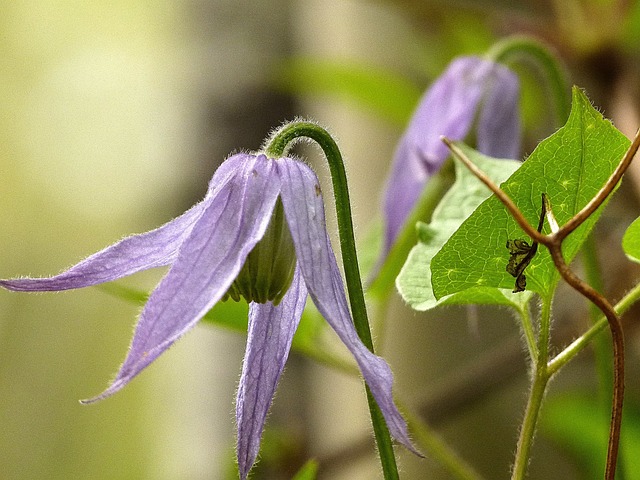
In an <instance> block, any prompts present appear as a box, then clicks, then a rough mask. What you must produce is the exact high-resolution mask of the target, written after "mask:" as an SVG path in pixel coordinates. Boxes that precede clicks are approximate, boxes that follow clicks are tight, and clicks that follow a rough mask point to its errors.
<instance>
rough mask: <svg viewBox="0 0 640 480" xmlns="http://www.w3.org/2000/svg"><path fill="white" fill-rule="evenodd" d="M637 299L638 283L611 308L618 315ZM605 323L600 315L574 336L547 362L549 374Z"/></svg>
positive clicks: (560, 366) (580, 349)
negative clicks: (583, 331) (574, 337)
mask: <svg viewBox="0 0 640 480" xmlns="http://www.w3.org/2000/svg"><path fill="white" fill-rule="evenodd" d="M639 300H640V283H639V284H638V285H636V286H635V287H633V288H632V289H631V290H630V291H629V293H627V294H626V295H625V296H624V297H623V298H622V300H620V301H619V302H618V303H617V304H616V305H615V307H613V309H614V310H615V312H616V313H617V314H618V315H623V314H624V313H625V312H626V311H627V310H629V309H630V308H631V307H632V306H633V305H634V304H635V303H636V302H637V301H639ZM607 325H608V321H607V317H604V316H602V317H600V319H599V320H598V321H597V322H596V323H595V324H594V325H593V326H592V327H591V328H589V330H587V331H586V332H585V333H583V334H582V335H580V336H579V337H578V338H576V339H575V340H574V341H573V342H571V344H569V345H568V346H567V347H565V349H564V350H562V352H560V353H559V354H558V355H556V356H555V357H554V358H553V359H552V360H551V361H550V362H549V366H548V369H549V373H550V374H551V375H553V374H555V373H556V372H557V371H558V370H560V369H561V368H562V367H564V366H565V365H566V364H567V363H569V362H570V361H571V360H573V358H575V356H576V355H578V354H579V353H580V352H581V351H582V350H584V349H585V348H586V347H587V345H589V343H591V341H592V340H593V339H594V338H595V337H596V336H597V335H598V334H600V333H602V331H603V330H604V329H605V328H607Z"/></svg>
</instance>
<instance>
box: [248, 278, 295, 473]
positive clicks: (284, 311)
mask: <svg viewBox="0 0 640 480" xmlns="http://www.w3.org/2000/svg"><path fill="white" fill-rule="evenodd" d="M306 299H307V289H306V287H305V285H304V281H303V280H302V276H301V275H300V271H299V269H298V268H296V270H295V274H294V277H293V282H292V284H291V287H289V290H288V291H287V293H286V294H285V296H284V297H283V298H282V300H281V302H280V303H279V304H278V305H277V306H274V305H273V304H272V303H271V302H269V303H263V304H260V303H251V304H250V305H249V334H248V337H247V349H246V353H245V356H244V364H243V367H242V376H241V377H240V386H239V388H238V398H237V401H236V419H237V422H238V445H237V450H238V467H239V469H240V478H242V479H245V478H246V477H247V475H248V474H249V470H251V467H252V466H253V464H254V462H255V461H256V457H257V456H258V451H259V450H260V438H261V437H262V430H263V428H264V422H265V419H266V417H267V412H268V410H269V407H270V406H271V401H272V400H273V395H274V393H275V390H276V386H277V385H278V380H279V379H280V375H281V374H282V370H283V369H284V364H285V362H286V361H287V357H288V355H289V349H290V348H291V341H292V340H293V334H294V333H295V331H296V329H297V328H298V323H299V322H300V317H301V316H302V311H303V310H304V305H305V301H306Z"/></svg>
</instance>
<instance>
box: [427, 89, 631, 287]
mask: <svg viewBox="0 0 640 480" xmlns="http://www.w3.org/2000/svg"><path fill="white" fill-rule="evenodd" d="M628 146H629V140H628V139H627V138H626V137H624V135H622V133H620V132H619V131H618V130H616V128H615V127H614V126H613V125H612V124H611V122H609V121H608V120H606V119H604V118H603V117H602V115H600V113H599V112H598V111H597V110H596V109H595V108H593V106H591V103H590V102H589V100H588V99H587V97H586V96H585V94H584V93H583V92H582V91H581V90H580V89H578V88H575V87H574V89H573V104H572V109H571V115H570V116H569V119H568V120H567V123H566V125H565V126H564V127H562V128H561V129H560V130H558V131H557V132H556V133H554V134H553V135H552V136H550V137H549V138H547V139H546V140H543V141H542V142H541V143H540V144H539V145H538V147H537V148H536V149H535V150H534V151H533V153H532V154H531V156H530V157H529V158H528V159H527V160H526V161H525V162H524V163H523V165H522V167H520V168H519V169H518V170H517V171H516V172H515V173H514V174H513V175H512V176H511V177H509V179H508V180H507V181H506V182H504V183H503V184H502V185H501V187H502V189H503V190H504V191H505V193H506V194H507V195H509V197H511V199H512V200H513V201H514V202H515V204H516V205H517V206H518V208H519V209H520V211H521V212H522V214H523V215H524V216H525V218H526V219H527V220H528V221H529V223H530V224H531V225H533V226H534V227H535V226H537V224H538V220H539V217H540V210H541V206H542V205H541V204H542V200H541V196H542V193H543V192H544V193H546V194H547V195H548V197H549V199H550V202H551V206H552V209H553V212H554V214H555V216H556V218H557V220H558V223H559V224H560V225H563V224H564V223H565V222H567V221H568V220H569V219H570V218H571V217H572V216H573V215H574V214H575V213H576V212H578V211H579V210H580V209H581V208H583V207H584V206H585V205H586V204H587V202H588V201H589V200H590V199H591V198H592V197H593V196H594V195H595V194H596V193H597V192H598V190H599V189H600V188H601V187H602V185H603V184H604V183H605V182H606V180H607V179H608V177H609V176H610V175H611V173H612V172H613V170H614V169H615V167H616V166H617V165H618V163H619V161H620V159H621V158H622V156H623V154H624V152H625V150H626V149H627V148H628ZM463 148H464V149H465V152H466V153H467V154H468V155H469V156H470V158H471V160H472V161H475V160H476V158H477V155H478V154H477V153H475V152H473V151H472V150H470V149H469V148H468V147H463ZM601 211H602V208H599V209H598V210H597V211H596V212H595V213H594V214H593V215H591V217H590V218H589V219H588V220H586V221H585V222H584V223H583V224H582V225H581V226H580V227H579V228H578V229H576V230H575V231H574V232H573V233H572V234H571V235H569V237H567V238H566V239H565V241H564V243H563V254H564V258H565V260H566V261H567V262H570V261H571V260H572V259H573V258H574V257H575V255H576V254H577V252H578V250H579V249H580V246H581V245H582V243H583V242H584V240H585V239H586V237H587V235H588V233H589V232H590V231H591V229H592V228H593V225H594V223H595V222H596V221H597V219H598V217H599V215H600V213H601ZM545 228H546V227H545ZM515 238H522V239H525V240H526V241H527V242H529V244H531V243H532V242H531V239H529V238H528V237H527V235H525V234H524V232H523V231H522V229H520V227H519V226H518V225H517V224H516V222H515V220H514V219H513V218H512V217H511V215H510V214H509V213H508V212H507V210H506V208H505V207H504V206H503V205H502V203H501V202H500V201H499V200H498V199H497V198H496V197H495V196H492V197H490V198H489V199H487V200H486V201H484V202H483V203H482V204H481V205H480V206H479V207H478V208H477V209H476V210H475V212H473V214H472V215H471V216H470V217H469V218H467V220H465V222H464V223H463V224H462V225H461V226H460V228H459V229H458V230H457V231H456V232H455V233H454V234H453V235H452V236H451V238H449V240H448V241H447V243H446V244H445V245H444V246H443V247H442V249H441V250H440V251H439V252H438V253H437V254H436V255H435V257H434V258H433V260H432V262H431V273H432V284H433V291H434V295H435V297H436V298H441V297H444V296H445V295H451V294H453V293H457V292H460V291H464V290H467V289H471V288H477V287H480V286H482V287H487V286H489V287H498V288H507V289H513V287H514V278H513V277H512V276H511V275H509V274H508V273H507V271H506V265H507V262H508V260H509V252H508V250H507V248H506V246H505V245H506V242H507V240H508V239H515ZM525 274H526V277H527V290H531V291H534V292H537V293H538V294H540V295H541V296H542V297H543V298H545V299H550V298H551V296H552V294H553V291H554V289H555V286H556V284H557V281H558V278H559V276H558V273H557V271H556V270H555V267H554V265H553V262H552V260H551V257H550V255H549V252H548V250H547V249H546V248H544V247H541V248H539V249H538V253H537V254H536V256H535V257H534V258H533V260H532V261H531V263H530V265H529V266H528V267H527V269H526V270H525Z"/></svg>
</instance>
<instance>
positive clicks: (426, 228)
mask: <svg viewBox="0 0 640 480" xmlns="http://www.w3.org/2000/svg"><path fill="white" fill-rule="evenodd" d="M465 148H468V147H465ZM469 150H470V149H469ZM474 160H475V161H476V162H477V165H478V166H479V167H480V168H482V170H483V171H485V172H486V173H487V175H489V177H490V178H491V179H492V180H494V181H495V182H502V181H503V180H505V179H506V178H507V177H509V175H511V174H512V173H513V172H514V171H516V170H517V169H518V167H519V166H520V165H521V163H520V162H517V161H515V160H498V159H494V158H489V157H486V156H484V155H480V154H477V156H476V157H474ZM455 175H456V179H455V182H454V183H453V185H452V187H451V188H450V189H449V190H448V191H447V193H446V194H445V195H444V196H443V197H442V199H441V201H440V203H439V204H438V206H437V207H436V209H435V210H434V211H433V216H432V217H431V222H430V223H429V224H426V223H423V222H419V223H418V224H417V230H418V239H419V242H418V244H417V245H415V246H414V247H413V249H412V250H411V253H410V254H409V256H408V258H407V260H406V262H405V264H404V266H403V267H402V270H401V271H400V275H399V276H398V278H397V280H396V286H397V288H398V291H399V292H400V295H402V298H403V299H404V300H405V301H406V302H407V303H408V304H409V305H410V306H411V307H412V308H413V309H415V310H420V311H423V310H428V309H431V308H434V307H436V306H437V305H442V304H454V303H485V304H499V305H511V304H512V303H513V302H514V301H515V302H517V303H518V302H519V300H520V296H516V295H513V294H511V292H509V291H508V290H500V289H497V288H481V287H480V288H474V289H473V291H466V292H461V293H458V294H455V295H451V296H446V297H443V298H441V299H440V300H436V297H435V296H434V294H433V290H432V288H431V268H430V266H431V260H432V258H433V256H434V255H435V254H436V253H437V252H438V250H440V249H441V248H442V246H443V245H444V244H445V243H446V241H447V240H448V239H449V237H450V236H451V235H452V234H453V233H454V232H455V231H456V230H457V229H458V227H459V226H460V225H461V224H462V222H463V221H464V220H465V219H466V218H467V217H468V216H469V215H471V214H472V213H473V211H474V210H475V209H476V208H477V207H478V205H480V204H481V203H482V202H483V201H484V200H486V199H487V198H488V197H489V196H490V195H491V191H490V190H489V189H488V188H487V187H486V186H485V185H484V184H483V183H482V182H480V181H479V180H478V179H477V178H476V177H475V176H474V175H473V174H472V173H471V172H470V171H469V170H468V169H467V168H466V167H465V166H464V164H463V163H462V162H460V161H458V160H456V161H455Z"/></svg>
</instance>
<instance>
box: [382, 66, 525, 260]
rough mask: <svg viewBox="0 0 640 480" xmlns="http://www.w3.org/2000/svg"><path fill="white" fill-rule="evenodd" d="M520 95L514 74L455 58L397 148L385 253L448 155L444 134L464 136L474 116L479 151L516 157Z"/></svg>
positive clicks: (389, 189)
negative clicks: (443, 139) (426, 185)
mask: <svg viewBox="0 0 640 480" xmlns="http://www.w3.org/2000/svg"><path fill="white" fill-rule="evenodd" d="M518 96H519V86H518V78H517V77H516V75H515V74H513V73H512V72H511V71H510V70H508V69H507V68H506V67H504V66H502V65H499V64H497V63H495V62H492V61H490V60H485V59H482V58H479V57H460V58H458V59H456V60H454V61H453V62H451V64H450V65H449V68H447V70H446V71H445V72H444V73H443V74H442V76H440V77H439V78H438V79H437V80H436V81H435V82H434V83H433V85H431V88H429V90H428V91H427V92H426V93H425V95H424V97H423V98H422V100H421V102H420V104H419V105H418V108H417V110H416V112H415V113H414V115H413V118H412V119H411V122H410V123H409V126H408V128H407V130H406V132H405V134H404V136H403V137H402V139H401V140H400V143H399V145H398V147H397V149H396V153H395V158H394V163H393V167H392V171H391V176H390V178H389V181H388V184H387V191H386V194H385V200H384V214H385V220H386V231H385V248H384V255H386V254H387V253H388V252H389V250H390V249H391V246H392V245H393V243H394V241H395V239H396V236H397V235H398V233H399V232H400V230H401V228H402V226H403V224H404V223H405V220H406V219H407V217H408V215H409V213H410V212H411V210H412V209H413V207H414V205H415V203H416V201H417V200H418V198H419V197H420V193H421V192H422V190H423V188H424V186H425V184H426V182H427V181H428V180H429V178H430V177H431V176H432V175H433V174H434V173H435V172H437V171H438V170H439V169H440V167H441V166H442V164H443V163H444V161H445V160H446V159H447V157H448V156H449V151H448V150H447V147H446V146H445V145H444V144H443V143H442V141H441V140H440V137H441V136H442V135H444V136H446V137H448V138H450V139H452V140H463V139H464V138H465V137H466V136H467V135H468V133H469V132H470V130H471V127H472V125H473V124H474V120H475V121H476V129H475V131H476V146H477V148H478V150H479V151H480V152H482V153H484V154H486V155H489V156H492V157H497V158H517V157H518V155H519V152H520V119H519V114H518ZM478 110H480V112H479V114H478ZM476 116H477V118H476Z"/></svg>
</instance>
